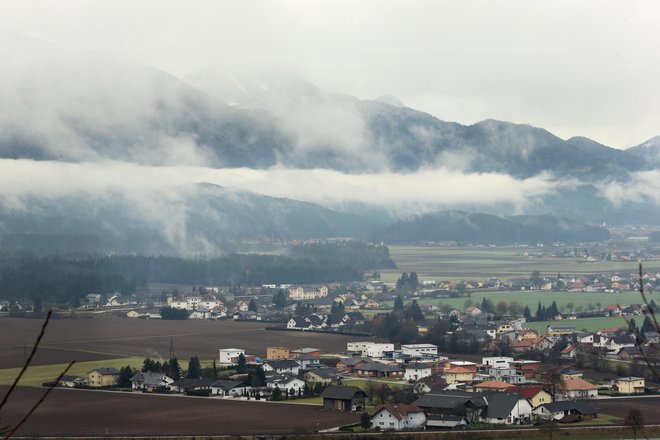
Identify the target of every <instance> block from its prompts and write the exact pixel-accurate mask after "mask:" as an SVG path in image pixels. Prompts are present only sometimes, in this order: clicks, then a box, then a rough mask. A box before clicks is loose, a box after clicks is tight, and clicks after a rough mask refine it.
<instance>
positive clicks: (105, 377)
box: [87, 367, 119, 387]
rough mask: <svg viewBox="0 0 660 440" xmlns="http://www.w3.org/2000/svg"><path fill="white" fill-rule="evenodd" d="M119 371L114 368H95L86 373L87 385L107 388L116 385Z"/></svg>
mask: <svg viewBox="0 0 660 440" xmlns="http://www.w3.org/2000/svg"><path fill="white" fill-rule="evenodd" d="M118 381H119V370H118V369H116V368H114V367H103V368H97V369H96V370H92V371H90V372H89V373H87V385H88V386H90V387H109V386H113V385H117V383H118Z"/></svg>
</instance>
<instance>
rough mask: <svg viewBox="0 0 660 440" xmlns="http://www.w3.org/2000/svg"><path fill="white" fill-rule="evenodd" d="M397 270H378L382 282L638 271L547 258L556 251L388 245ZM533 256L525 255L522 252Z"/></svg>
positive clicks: (653, 266)
mask: <svg viewBox="0 0 660 440" xmlns="http://www.w3.org/2000/svg"><path fill="white" fill-rule="evenodd" d="M389 250H390V256H391V257H392V259H393V260H394V262H395V263H396V265H397V268H396V269H388V270H383V271H381V275H382V277H383V280H385V281H386V282H395V281H396V280H397V278H398V277H399V276H400V275H401V273H402V272H417V275H418V276H419V278H420V279H421V280H429V279H432V280H438V281H439V280H450V281H460V280H464V279H487V278H491V277H494V278H500V279H508V278H516V277H527V276H529V275H530V274H531V273H532V272H533V271H535V270H538V271H539V272H541V275H546V276H556V275H557V273H562V274H594V273H614V272H630V271H634V270H637V264H638V263H636V262H618V261H616V262H610V261H600V262H596V263H578V262H577V260H576V259H575V258H560V257H553V256H552V255H550V254H551V253H553V252H555V251H556V249H555V248H517V247H516V248H514V247H496V248H488V247H483V248H482V247H475V248H465V247H461V248H458V247H441V246H389ZM526 252H527V253H529V254H532V255H533V256H529V255H524V254H525V253H526ZM644 269H645V270H652V271H660V261H657V260H654V261H645V262H644Z"/></svg>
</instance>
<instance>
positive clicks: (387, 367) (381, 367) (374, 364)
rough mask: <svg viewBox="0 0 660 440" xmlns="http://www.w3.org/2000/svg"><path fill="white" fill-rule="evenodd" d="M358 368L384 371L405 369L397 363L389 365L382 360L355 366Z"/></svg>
mask: <svg viewBox="0 0 660 440" xmlns="http://www.w3.org/2000/svg"><path fill="white" fill-rule="evenodd" d="M355 368H356V369H358V370H363V371H382V372H398V371H403V370H401V368H399V367H397V366H395V365H387V364H383V363H382V362H368V363H366V364H364V365H362V366H359V367H355Z"/></svg>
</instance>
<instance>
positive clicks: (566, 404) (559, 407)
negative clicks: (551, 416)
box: [541, 400, 597, 415]
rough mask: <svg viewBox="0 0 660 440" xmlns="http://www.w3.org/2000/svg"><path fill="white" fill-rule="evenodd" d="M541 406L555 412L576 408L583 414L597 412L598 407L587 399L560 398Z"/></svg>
mask: <svg viewBox="0 0 660 440" xmlns="http://www.w3.org/2000/svg"><path fill="white" fill-rule="evenodd" d="M541 406H542V407H544V408H546V409H547V410H548V411H550V412H553V413H554V412H563V411H568V410H576V411H578V412H579V413H580V414H582V415H587V414H588V415H592V414H593V415H595V414H597V411H596V408H594V406H593V405H592V404H591V403H589V402H587V401H585V400H560V401H557V402H552V403H544V404H542V405H541Z"/></svg>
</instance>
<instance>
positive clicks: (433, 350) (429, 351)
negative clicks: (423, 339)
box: [401, 344, 438, 357]
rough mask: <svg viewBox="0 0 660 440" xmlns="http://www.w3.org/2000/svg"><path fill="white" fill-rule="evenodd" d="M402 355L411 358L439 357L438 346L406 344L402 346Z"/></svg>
mask: <svg viewBox="0 0 660 440" xmlns="http://www.w3.org/2000/svg"><path fill="white" fill-rule="evenodd" d="M401 354H407V355H409V356H432V357H437V356H438V346H437V345H433V344H406V345H401Z"/></svg>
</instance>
